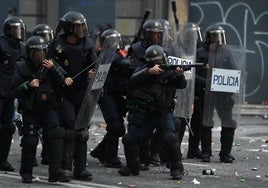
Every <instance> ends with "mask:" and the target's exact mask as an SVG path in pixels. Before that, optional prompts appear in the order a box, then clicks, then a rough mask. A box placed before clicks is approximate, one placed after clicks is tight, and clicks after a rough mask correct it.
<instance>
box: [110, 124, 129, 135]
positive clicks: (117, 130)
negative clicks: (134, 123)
mask: <svg viewBox="0 0 268 188" xmlns="http://www.w3.org/2000/svg"><path fill="white" fill-rule="evenodd" d="M106 130H107V132H109V133H111V134H113V135H116V136H118V137H122V136H124V134H125V132H126V129H125V126H124V124H123V123H120V122H114V123H112V124H110V125H108V126H107V128H106Z"/></svg>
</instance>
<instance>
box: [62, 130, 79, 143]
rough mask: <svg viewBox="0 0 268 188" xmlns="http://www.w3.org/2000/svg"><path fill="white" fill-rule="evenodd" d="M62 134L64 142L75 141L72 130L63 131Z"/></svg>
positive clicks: (74, 133)
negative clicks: (63, 133)
mask: <svg viewBox="0 0 268 188" xmlns="http://www.w3.org/2000/svg"><path fill="white" fill-rule="evenodd" d="M64 132H65V135H64V140H66V141H71V140H75V137H76V132H75V131H74V130H71V129H64Z"/></svg>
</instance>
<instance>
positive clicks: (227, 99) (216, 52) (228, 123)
mask: <svg viewBox="0 0 268 188" xmlns="http://www.w3.org/2000/svg"><path fill="white" fill-rule="evenodd" d="M245 61H246V50H245V49H244V48H243V47H241V46H234V45H218V44H212V45H211V46H210V49H209V58H208V63H209V66H208V72H207V81H206V92H205V103H204V113H203V124H204V125H205V126H210V127H212V126H214V124H218V123H219V124H221V126H222V127H226V128H236V127H237V125H239V124H240V117H241V105H242V102H243V101H242V100H243V95H244V85H245Z"/></svg>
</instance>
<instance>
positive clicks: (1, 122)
mask: <svg viewBox="0 0 268 188" xmlns="http://www.w3.org/2000/svg"><path fill="white" fill-rule="evenodd" d="M3 30H4V35H3V36H1V38H0V75H1V79H0V170H4V171H14V167H13V166H12V165H11V164H9V162H8V161H7V159H8V154H9V150H10V146H11V140H12V135H13V133H14V132H15V130H16V128H15V126H14V125H13V123H12V118H13V115H14V97H13V96H12V94H11V85H10V83H11V80H12V78H13V76H14V66H15V62H16V60H18V59H19V58H21V57H22V56H23V54H24V50H23V49H24V46H23V43H22V41H23V40H24V38H25V25H24V23H23V21H22V20H21V19H20V18H18V17H16V16H11V17H8V18H7V19H6V20H5V21H4V24H3Z"/></svg>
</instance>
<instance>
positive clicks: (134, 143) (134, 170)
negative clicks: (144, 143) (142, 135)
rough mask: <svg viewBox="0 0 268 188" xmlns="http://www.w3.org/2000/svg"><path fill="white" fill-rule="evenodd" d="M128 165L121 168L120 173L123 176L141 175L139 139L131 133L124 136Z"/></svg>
mask: <svg viewBox="0 0 268 188" xmlns="http://www.w3.org/2000/svg"><path fill="white" fill-rule="evenodd" d="M122 142H123V144H124V151H125V156H126V162H127V166H125V167H122V168H120V169H119V171H118V173H119V174H121V175H122V176H129V175H131V174H132V175H139V166H140V161H139V146H138V140H137V139H136V138H135V137H133V136H131V135H130V134H129V133H127V134H125V135H124V136H123V138H122Z"/></svg>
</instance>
